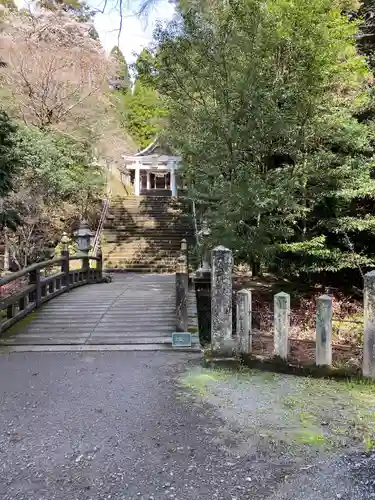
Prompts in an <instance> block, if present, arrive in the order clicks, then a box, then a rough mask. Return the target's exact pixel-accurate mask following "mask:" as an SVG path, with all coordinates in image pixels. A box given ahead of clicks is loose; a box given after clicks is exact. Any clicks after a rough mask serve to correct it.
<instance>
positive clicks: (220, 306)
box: [211, 246, 234, 356]
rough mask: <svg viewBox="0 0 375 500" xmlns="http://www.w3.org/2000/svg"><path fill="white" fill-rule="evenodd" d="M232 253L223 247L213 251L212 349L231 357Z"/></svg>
mask: <svg viewBox="0 0 375 500" xmlns="http://www.w3.org/2000/svg"><path fill="white" fill-rule="evenodd" d="M232 269H233V257H232V251H231V250H229V249H228V248H225V247H223V246H218V247H216V248H214V249H213V250H212V282H211V290H212V292H211V348H212V351H213V352H214V353H216V354H218V355H224V356H225V355H231V354H232V352H233V347H234V342H233V339H232Z"/></svg>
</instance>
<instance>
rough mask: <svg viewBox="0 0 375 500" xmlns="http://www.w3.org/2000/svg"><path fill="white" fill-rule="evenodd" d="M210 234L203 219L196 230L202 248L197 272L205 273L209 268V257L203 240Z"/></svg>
mask: <svg viewBox="0 0 375 500" xmlns="http://www.w3.org/2000/svg"><path fill="white" fill-rule="evenodd" d="M210 234H211V229H210V228H209V227H208V223H207V220H203V222H202V229H201V230H200V231H198V238H199V240H200V244H201V246H202V248H203V252H202V266H201V267H200V268H199V269H198V272H201V273H202V274H203V273H207V272H209V271H210V270H211V265H210V259H209V256H208V250H207V248H205V247H206V244H205V240H206V238H207V237H208V236H210Z"/></svg>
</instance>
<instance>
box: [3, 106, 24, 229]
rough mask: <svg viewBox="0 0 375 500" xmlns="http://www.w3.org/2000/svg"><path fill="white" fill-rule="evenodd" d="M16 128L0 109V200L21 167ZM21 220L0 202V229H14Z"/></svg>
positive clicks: (11, 187) (8, 189)
mask: <svg viewBox="0 0 375 500" xmlns="http://www.w3.org/2000/svg"><path fill="white" fill-rule="evenodd" d="M16 132H17V128H16V127H15V125H14V124H13V123H12V122H11V121H10V119H9V116H8V115H7V114H6V113H5V112H4V111H0V201H1V202H2V199H3V198H4V197H5V196H6V195H7V194H9V192H10V191H11V190H12V189H13V187H14V179H15V175H16V174H17V173H18V172H19V170H20V168H21V161H20V157H19V155H18V153H17V135H16ZM20 222H21V219H20V217H19V214H18V212H17V211H15V210H13V209H9V208H4V206H3V203H1V204H0V230H1V231H2V230H3V229H4V228H9V229H12V230H15V229H16V227H17V225H18V224H19V223H20Z"/></svg>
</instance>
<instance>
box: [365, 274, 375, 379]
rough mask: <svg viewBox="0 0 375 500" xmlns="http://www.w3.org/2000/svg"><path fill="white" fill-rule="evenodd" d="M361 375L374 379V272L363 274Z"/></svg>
mask: <svg viewBox="0 0 375 500" xmlns="http://www.w3.org/2000/svg"><path fill="white" fill-rule="evenodd" d="M363 295H364V297H363V298H364V338H363V364H362V373H363V375H364V376H365V377H370V378H372V379H375V271H370V272H369V273H367V274H365V282H364V294H363Z"/></svg>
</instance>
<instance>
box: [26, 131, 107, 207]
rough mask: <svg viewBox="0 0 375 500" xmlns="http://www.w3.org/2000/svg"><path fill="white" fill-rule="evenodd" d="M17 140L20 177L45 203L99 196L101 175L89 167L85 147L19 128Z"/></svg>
mask: <svg viewBox="0 0 375 500" xmlns="http://www.w3.org/2000/svg"><path fill="white" fill-rule="evenodd" d="M18 139H19V141H18V155H19V157H20V158H21V160H22V164H23V167H24V178H27V182H30V183H31V184H32V185H33V188H34V189H35V191H36V192H38V193H39V194H40V195H41V196H42V198H43V199H44V201H45V202H52V201H53V200H66V199H69V200H71V201H78V200H80V199H81V197H82V195H83V196H85V197H86V196H90V197H91V198H92V199H95V198H96V197H98V196H99V195H100V193H101V191H102V189H103V176H102V172H101V169H100V168H99V167H97V166H95V165H94V164H93V161H92V154H91V151H90V148H89V146H88V145H87V144H82V143H78V142H76V141H74V140H72V139H71V138H66V137H64V136H61V135H57V134H56V135H54V134H52V133H51V132H46V131H41V130H39V129H37V128H34V127H24V128H21V129H19V132H18Z"/></svg>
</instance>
